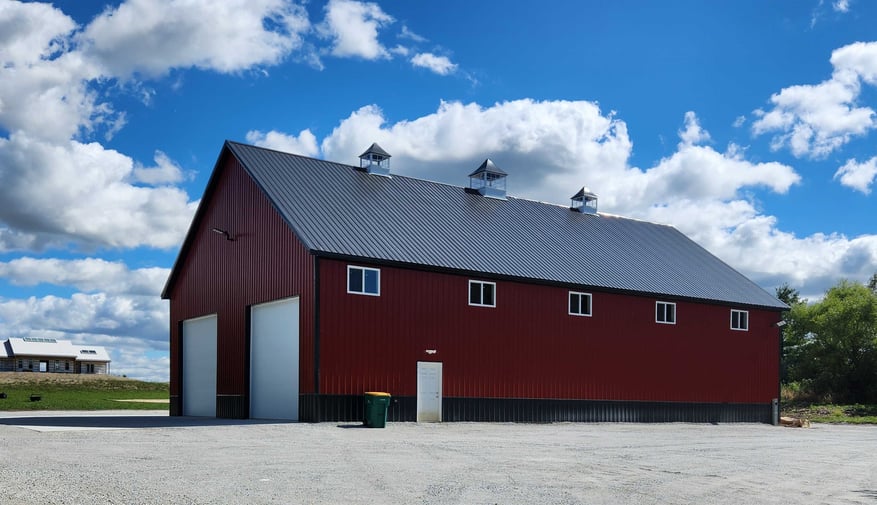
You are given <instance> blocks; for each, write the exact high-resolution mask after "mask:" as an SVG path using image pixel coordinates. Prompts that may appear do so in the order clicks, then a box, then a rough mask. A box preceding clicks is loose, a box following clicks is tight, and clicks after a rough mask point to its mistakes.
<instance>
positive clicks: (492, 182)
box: [469, 158, 509, 200]
mask: <svg viewBox="0 0 877 505" xmlns="http://www.w3.org/2000/svg"><path fill="white" fill-rule="evenodd" d="M508 175H509V174H507V173H505V172H503V171H502V170H501V169H500V168H499V167H498V166H496V164H495V163H494V162H493V161H491V160H490V158H488V159H486V160H484V163H482V164H481V166H479V167H478V168H477V169H475V171H474V172H472V173H471V174H469V187H470V188H471V189H474V190H475V191H477V192H478V193H480V194H481V195H482V196H486V197H488V198H496V199H498V200H505V199H506V177H507V176H508Z"/></svg>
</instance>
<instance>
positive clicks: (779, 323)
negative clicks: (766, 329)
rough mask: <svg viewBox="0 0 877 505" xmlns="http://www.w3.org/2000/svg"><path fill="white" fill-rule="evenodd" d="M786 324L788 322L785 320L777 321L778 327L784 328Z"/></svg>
mask: <svg viewBox="0 0 877 505" xmlns="http://www.w3.org/2000/svg"><path fill="white" fill-rule="evenodd" d="M785 325H786V322H785V321H777V322H776V327H777V328H782V327H783V326H785Z"/></svg>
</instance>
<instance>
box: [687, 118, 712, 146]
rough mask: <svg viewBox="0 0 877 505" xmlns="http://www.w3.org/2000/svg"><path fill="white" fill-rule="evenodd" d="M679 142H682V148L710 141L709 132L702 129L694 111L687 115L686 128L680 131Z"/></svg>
mask: <svg viewBox="0 0 877 505" xmlns="http://www.w3.org/2000/svg"><path fill="white" fill-rule="evenodd" d="M679 140H680V141H681V142H680V144H679V145H680V147H681V146H690V145H694V144H700V143H701V142H707V141H708V140H710V134H709V132H707V131H706V130H704V129H703V128H701V127H700V122H699V121H698V120H697V115H696V114H695V113H694V111H688V112H686V113H685V128H684V129H683V130H679Z"/></svg>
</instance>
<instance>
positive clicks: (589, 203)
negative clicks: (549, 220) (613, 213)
mask: <svg viewBox="0 0 877 505" xmlns="http://www.w3.org/2000/svg"><path fill="white" fill-rule="evenodd" d="M570 209H571V210H574V211H577V212H581V213H583V214H596V213H597V195H596V194H595V193H591V190H590V189H588V188H587V187H583V188H582V189H580V190H579V192H578V193H576V194H574V195H573V196H572V204H571V205H570Z"/></svg>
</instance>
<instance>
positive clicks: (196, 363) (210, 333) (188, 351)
mask: <svg viewBox="0 0 877 505" xmlns="http://www.w3.org/2000/svg"><path fill="white" fill-rule="evenodd" d="M182 365H183V415H184V416H207V417H215V416H216V316H215V315H213V316H207V317H199V318H197V319H189V320H187V321H183V363H182Z"/></svg>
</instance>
